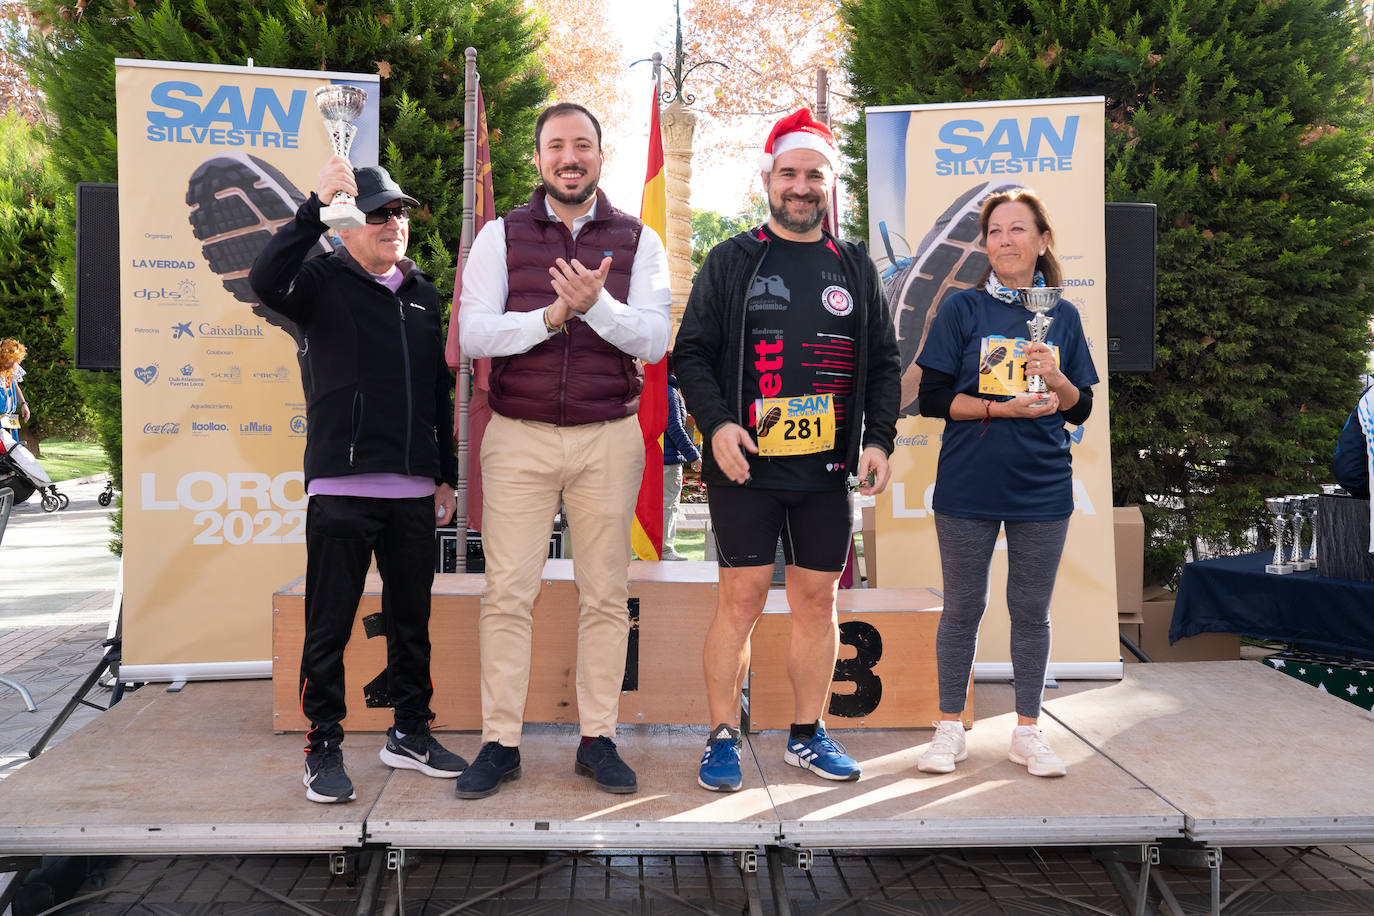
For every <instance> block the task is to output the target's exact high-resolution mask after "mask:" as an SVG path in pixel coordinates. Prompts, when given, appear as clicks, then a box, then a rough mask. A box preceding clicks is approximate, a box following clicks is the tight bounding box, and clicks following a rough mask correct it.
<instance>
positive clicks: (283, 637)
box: [272, 559, 973, 732]
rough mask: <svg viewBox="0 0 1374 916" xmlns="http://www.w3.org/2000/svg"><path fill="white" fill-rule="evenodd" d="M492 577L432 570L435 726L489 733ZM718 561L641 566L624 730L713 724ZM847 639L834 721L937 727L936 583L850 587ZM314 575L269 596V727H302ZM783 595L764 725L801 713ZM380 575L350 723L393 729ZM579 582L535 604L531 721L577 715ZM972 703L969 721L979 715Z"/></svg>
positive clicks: (549, 589)
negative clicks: (704, 662) (483, 629)
mask: <svg viewBox="0 0 1374 916" xmlns="http://www.w3.org/2000/svg"><path fill="white" fill-rule="evenodd" d="M483 584H484V580H483V577H482V576H481V575H461V574H440V575H436V576H435V577H434V587H433V603H432V606H431V607H432V610H431V617H430V643H431V646H432V659H433V661H432V664H431V666H430V673H431V677H432V678H433V681H434V700H433V703H432V708H433V710H434V712H435V715H436V718H435V722H434V728H435V729H436V730H442V731H470V730H477V729H480V728H481V725H482V722H481V694H480V668H481V662H480V658H479V654H478V640H477V615H478V611H479V605H480V599H481V595H482V587H483ZM717 588H718V586H717V581H716V564H715V563H697V562H676V563H632V564H631V566H630V597H629V607H628V609H627V611H628V613H629V615H630V620H631V629H630V644H629V650H628V653H627V655H628V657H627V659H626V665H625V669H626V671H625V681H624V685H623V688H622V692H621V699H620V721H621V722H622V723H625V724H664V725H673V724H679V725H682V724H689V725H702V726H704V727H707V728H709V727H710V726H711V725H713V724H714V723H712V722H708V721H707V719H708V718H709V713H708V711H707V708H706V679H705V675H704V674H703V673H702V667H701V652H702V646H703V644H704V641H705V636H706V629H707V627H708V626H709V625H710V623H711V619H712V617H713V616H714V614H715V608H716V591H717ZM838 605H839V614H840V622H841V645H840V656H839V662H838V664H837V665H836V674H835V684H834V688H833V696H832V701H831V705H830V710H829V711H828V712H827V713H826V721H827V722H828V723H829V724H830V725H831V726H832V727H835V728H874V727H894V726H897V727H920V728H928V727H929V726H930V722H931V720H932V719H936V718H938V717H939V695H938V689H937V682H936V676H935V631H936V628H937V627H938V626H939V622H940V609H941V607H942V606H943V601H942V600H941V599H940V597H939V596H938V595H937V594H936V593H935V592H932V591H931V590H929V589H924V588H912V589H849V590H844V591H841V592H840V594H839V599H838ZM304 606H305V586H304V580H303V579H297V580H296V581H295V582H292V583H291V584H289V585H287V586H285V587H284V588H282V589H280V590H279V591H278V592H277V593H276V594H275V595H273V597H272V615H273V616H272V730H273V731H277V732H287V731H305V730H306V729H307V728H308V727H309V723H308V722H306V720H305V717H304V716H303V715H302V713H301V709H300V695H299V690H300V657H301V644H302V642H303V641H304V636H305V634H304V620H305V607H304ZM786 610H787V603H786V596H785V594H784V593H783V592H782V591H781V590H775V591H773V592H771V593H770V594H769V599H768V604H767V607H766V608H765V613H764V616H763V619H762V620H760V621H759V624H758V626H757V627H756V628H755V631H754V637H753V655H752V663H751V666H750V667H751V674H750V680H749V691H750V702H751V712H750V722H751V725H752V727H754V728H786V727H787V725H788V723H790V722H791V717H792V688H791V683H790V681H789V680H788V677H787V637H788V633H789V630H790V616H789V615H788V614H787V613H786ZM380 618H381V580H380V578H378V576H377V575H376V574H375V573H372V574H370V575H369V576H368V578H367V583H366V585H365V587H364V589H363V597H362V601H361V603H360V604H359V608H358V614H357V617H356V618H355V620H354V626H353V635H352V637H351V638H350V640H349V643H348V648H347V650H346V651H345V652H344V667H345V672H346V678H345V691H346V696H347V700H348V718H347V719H346V720H345V721H344V727H345V728H348V729H350V730H358V731H385V730H386V728H387V727H388V726H390V725H391V721H392V717H391V709H390V706H389V700H388V698H387V695H386V672H385V668H386V639H385V635H384V631H383V627H382V625H381V619H380ZM577 618H578V601H577V587H576V585H575V584H574V582H573V561H572V560H561V559H553V560H548V561H546V563H545V565H544V573H543V578H542V581H541V587H540V591H539V595H538V597H537V598H536V599H535V603H534V636H533V645H532V650H531V663H530V687H529V696H528V701H527V705H526V708H525V720H526V721H527V722H553V723H559V722H576V721H577V691H576V680H577ZM972 714H973V705H972V700H971V698H970V702H969V705H968V706H967V707H966V709H965V715H966V717H967V718H969V719H971V717H972Z"/></svg>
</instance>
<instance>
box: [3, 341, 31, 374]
mask: <svg viewBox="0 0 1374 916" xmlns="http://www.w3.org/2000/svg"><path fill="white" fill-rule="evenodd" d="M28 353H29V349H28V347H26V346H24V345H23V344H21V343H20V342H19V341H17V340H15V339H14V338H13V337H6V338H5V339H4V340H0V365H3V366H5V368H4V369H0V378H4V379H6V380H8V379H9V378H11V377H12V376H13V375H14V367H15V366H17V365H19V361H20V360H22V359H23V358H24V357H25V356H27V355H28Z"/></svg>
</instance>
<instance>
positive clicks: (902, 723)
mask: <svg viewBox="0 0 1374 916" xmlns="http://www.w3.org/2000/svg"><path fill="white" fill-rule="evenodd" d="M943 605H944V601H943V599H941V598H940V596H939V595H937V594H936V593H935V592H933V591H931V590H930V589H926V588H882V589H866V588H865V589H844V590H841V591H840V593H839V597H838V599H837V609H838V611H839V618H840V655H839V660H838V661H837V662H836V664H835V669H836V677H835V681H834V687H833V689H832V692H831V696H830V708H829V710H828V711H827V712H826V714H825V721H826V725H827V727H829V728H911V727H915V728H929V727H930V723H931V722H932V721H934V720H935V719H938V718H939V717H940V691H939V684H938V680H937V675H936V667H935V631H936V629H937V628H938V627H939V625H940V610H941V608H942V607H943ZM791 621H792V618H791V614H790V613H788V610H787V596H786V593H785V592H783V591H781V590H774V591H771V592H769V594H768V604H767V605H766V606H765V607H764V612H763V617H762V619H760V620H759V622H758V625H757V626H755V627H754V638H753V649H752V651H751V654H750V662H749V728H750V730H751V731H759V730H762V729H770V728H787V727H788V726H789V725H790V724H791V722H792V716H793V703H792V683H791V681H790V680H789V679H788V676H787V644H788V638H789V636H790V634H791V631H792V622H791ZM964 725H965V726H966V727H971V726H972V725H973V684H972V679H970V683H969V693H968V699H967V700H966V701H965V704H964Z"/></svg>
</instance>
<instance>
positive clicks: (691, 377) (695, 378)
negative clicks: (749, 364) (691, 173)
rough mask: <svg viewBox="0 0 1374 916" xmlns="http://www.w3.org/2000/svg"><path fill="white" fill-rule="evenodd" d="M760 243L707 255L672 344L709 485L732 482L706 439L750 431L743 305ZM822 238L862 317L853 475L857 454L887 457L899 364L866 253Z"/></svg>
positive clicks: (746, 239) (763, 244)
mask: <svg viewBox="0 0 1374 916" xmlns="http://www.w3.org/2000/svg"><path fill="white" fill-rule="evenodd" d="M760 236H762V233H761V232H760V231H759V230H758V229H751V230H748V231H745V232H741V233H739V234H738V235H736V236H733V237H731V238H728V239H726V240H725V241H723V242H721V243H720V244H719V245H717V246H716V247H714V248H712V249H711V250H710V252H709V253H708V254H707V255H706V260H705V261H704V262H703V263H702V265H701V272H700V273H699V274H697V278H696V281H695V282H694V283H693V284H692V293H691V295H690V296H689V297H688V299H687V311H686V313H685V314H684V315H683V317H682V327H681V328H679V329H678V332H677V341H676V343H674V344H673V366H674V369H675V370H676V373H677V380H678V385H679V387H680V388H681V390H682V397H683V399H684V400H685V401H686V402H687V410H688V412H690V413H691V414H692V416H693V417H694V418H695V419H696V421H697V428H698V429H700V430H701V435H702V437H703V439H704V443H703V448H702V470H701V476H702V479H703V480H705V481H706V482H707V483H710V484H724V483H729V482H730V480H729V478H727V477H726V476H725V475H724V474H722V473H721V471H720V466H719V465H718V464H717V463H716V460H715V456H714V455H712V454H711V437H712V436H713V435H714V434H715V432H716V430H718V429H720V427H722V426H724V425H725V424H726V423H738V424H740V425H741V426H743V427H745V428H746V429H748V428H749V424H748V409H749V404H750V403H751V402H752V400H753V398H752V396H751V397H748V398H746V397H745V394H744V364H745V353H744V347H745V339H744V323H745V311H744V305H745V302H746V297H747V295H748V292H749V287H750V286H751V285H753V282H754V277H755V275H756V274H757V273H758V269H759V265H761V264H762V263H763V259H764V256H765V255H766V254H767V253H768V242H767V240H766V239H765V238H760ZM826 238H828V239H830V241H831V242H833V243H834V245H835V249H836V251H838V252H839V253H840V261H841V263H842V264H843V265H844V272H845V276H847V277H848V278H849V280H850V282H851V283H854V284H855V290H854V301H855V303H856V306H857V308H859V309H860V312H859V317H860V319H861V320H860V321H859V323H858V341H857V362H856V365H855V371H854V406H855V408H856V409H855V416H854V417H853V420H852V422H850V423H848V424H847V425H848V428H849V434H848V437H847V439H848V441H847V442H846V444H845V460H846V462H847V464H848V466H849V467H850V468H854V469H856V470H857V468H858V461H859V452H860V450H861V449H862V448H868V447H869V446H876V447H878V448H880V449H882V450H883V451H884V452H885V453H887V454H889V455H890V454H892V446H893V440H894V439H895V438H896V435H897V408H898V403H897V402H898V400H899V398H900V397H901V359H900V356H899V355H898V351H897V338H896V335H895V334H894V332H893V329H892V319H891V317H890V316H889V314H888V309H887V299H886V297H885V296H884V294H883V287H882V283H880V282H879V280H878V271H877V270H876V269H875V268H874V266H873V262H872V261H871V260H869V258H868V249H867V247H866V246H865V245H863V244H862V243H854V242H845V241H842V240H840V239H836V238H833V237H831V236H830V235H829V234H827V235H826Z"/></svg>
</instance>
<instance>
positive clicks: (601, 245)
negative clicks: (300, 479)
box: [455, 103, 669, 798]
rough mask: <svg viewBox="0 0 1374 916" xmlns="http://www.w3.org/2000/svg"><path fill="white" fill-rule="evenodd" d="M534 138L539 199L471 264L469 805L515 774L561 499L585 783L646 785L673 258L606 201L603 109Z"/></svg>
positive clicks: (462, 783) (558, 110)
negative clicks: (635, 672)
mask: <svg viewBox="0 0 1374 916" xmlns="http://www.w3.org/2000/svg"><path fill="white" fill-rule="evenodd" d="M534 144H535V156H534V161H535V164H536V165H537V166H538V168H539V174H540V177H541V178H542V179H543V185H542V187H540V188H538V189H537V190H536V191H535V192H534V195H533V196H532V197H531V198H530V202H529V203H528V204H526V205H524V206H521V207H517V208H516V209H514V210H512V211H511V212H510V213H508V214H506V217H505V219H504V220H502V219H497V220H494V221H492V222H490V223H487V225H486V226H484V227H483V228H482V231H481V232H480V233H479V234H478V236H477V238H476V240H475V241H474V242H473V246H472V250H471V252H470V253H469V254H468V259H467V263H466V265H465V266H464V269H463V292H462V302H461V307H460V311H459V322H460V327H461V334H462V342H463V349H464V350H465V351H466V352H467V355H468V356H470V357H492V358H493V361H492V369H491V393H490V402H491V408H492V418H491V424H490V425H489V426H488V427H487V430H486V433H485V434H484V436H483V439H482V479H483V486H482V491H483V495H482V516H483V522H482V547H483V552H484V553H485V555H486V577H487V580H486V590H485V592H484V593H483V595H482V612H481V615H480V617H479V619H478V633H479V635H480V637H481V655H482V742H483V743H482V749H481V751H480V752H479V753H478V755H477V759H476V760H474V761H473V763H472V765H471V766H470V767H468V768H467V770H466V771H465V772H464V773H463V775H462V776H461V777H459V780H458V783H457V786H456V790H455V791H456V794H457V795H458V797H459V798H483V797H485V796H488V795H491V794H492V793H494V792H496V791H497V789H499V788H500V787H501V783H503V782H505V781H507V780H511V779H517V778H519V776H520V734H521V729H522V726H523V724H524V712H525V697H526V694H527V692H528V688H529V674H530V634H531V628H532V627H531V613H532V611H533V607H534V599H535V597H536V595H538V593H539V582H540V574H541V573H542V571H543V566H544V559H545V555H546V553H547V545H548V539H549V531H550V528H551V525H552V521H553V518H554V515H555V514H556V513H557V511H558V501H559V497H560V496H561V497H562V500H563V505H564V508H565V509H566V511H567V516H568V525H569V528H570V532H571V535H572V544H573V556H574V557H575V558H576V559H575V561H574V568H575V578H576V581H577V591H578V595H579V598H580V604H581V616H580V618H579V623H578V636H577V709H578V715H579V717H580V719H581V725H582V742H581V744H580V746H579V747H578V749H577V756H576V771H577V772H578V773H580V774H582V775H584V776H589V777H591V778H593V779H594V780H595V781H596V785H597V787H598V788H600V789H603V790H605V791H607V792H614V793H627V792H633V791H635V789H636V788H637V781H636V779H635V774H634V771H633V770H631V769H630V767H629V766H627V765H626V764H625V762H624V761H623V760H621V759H620V755H619V754H618V753H617V751H616V747H615V741H614V740H613V739H614V737H615V728H616V722H617V719H618V717H619V711H620V686H621V682H622V680H623V679H624V674H625V648H626V644H627V641H628V636H629V627H630V621H629V616H628V614H627V612H626V600H627V598H628V595H629V563H630V555H631V545H630V528H631V525H632V522H633V519H634V505H635V498H636V495H637V494H638V491H639V482H640V478H641V477H642V475H643V471H644V444H643V440H642V438H641V436H640V431H639V421H638V419H637V417H636V412H637V411H638V410H639V397H640V392H641V390H642V389H643V387H644V372H643V368H642V366H641V361H643V362H657V361H658V360H659V359H661V358H662V357H663V353H664V350H665V349H666V348H667V345H668V333H669V319H668V305H669V291H668V259H667V255H666V253H665V252H664V250H663V243H662V242H661V241H660V239H659V237H658V235H657V234H655V233H654V232H653V231H652V230H650V231H645V230H644V225H643V224H642V223H641V222H640V221H639V220H638V219H635V218H634V217H633V216H630V215H629V214H626V213H622V212H621V211H619V210H617V209H615V208H614V207H612V206H611V203H610V201H609V200H608V199H607V198H606V195H605V194H604V193H603V192H601V191H598V190H597V181H598V180H599V178H600V177H601V162H602V151H601V125H600V124H599V123H598V122H597V120H596V118H595V117H594V116H593V115H592V113H591V112H589V111H587V109H585V108H583V107H582V106H580V105H574V104H570V103H563V104H559V105H554V106H552V107H551V108H548V109H546V110H545V111H544V113H543V114H541V115H540V116H539V120H538V122H537V123H536V124H535V129H534Z"/></svg>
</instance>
